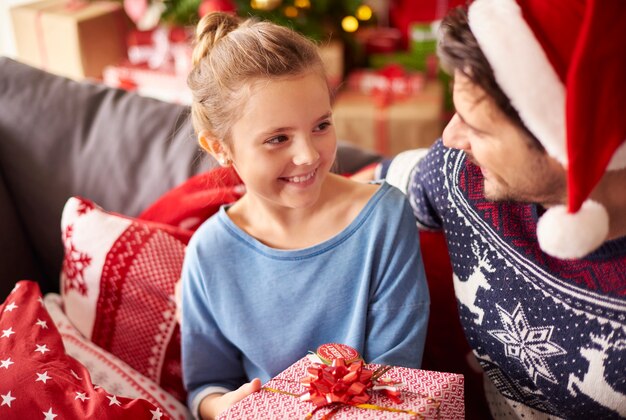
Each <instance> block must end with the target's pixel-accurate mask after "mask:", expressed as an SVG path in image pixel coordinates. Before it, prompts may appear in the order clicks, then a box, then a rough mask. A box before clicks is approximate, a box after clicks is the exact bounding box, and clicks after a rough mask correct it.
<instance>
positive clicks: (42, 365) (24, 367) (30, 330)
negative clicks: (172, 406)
mask: <svg viewBox="0 0 626 420" xmlns="http://www.w3.org/2000/svg"><path fill="white" fill-rule="evenodd" d="M42 302H43V300H42V296H41V292H40V289H39V286H38V285H37V283H35V282H33V281H20V282H18V283H17V284H16V286H15V289H14V290H13V292H11V293H10V294H9V296H8V297H7V299H6V300H5V302H4V303H3V304H2V306H0V331H2V334H1V335H0V378H2V379H1V380H0V399H1V402H0V418H13V419H15V418H23V419H41V418H44V417H45V418H54V417H58V418H60V419H61V418H75V419H79V418H93V417H94V413H97V417H98V419H129V420H130V419H150V418H159V417H160V416H163V417H161V418H165V416H164V414H165V411H166V410H165V407H162V406H161V405H160V404H156V405H155V404H153V403H151V402H149V401H147V400H145V399H139V398H127V397H125V396H122V395H119V394H117V393H116V392H115V391H112V390H108V389H106V388H103V387H99V386H97V385H94V384H93V383H92V381H91V377H90V374H89V371H88V370H87V369H86V368H85V367H84V366H83V365H82V364H81V363H80V362H78V361H77V360H76V359H74V358H73V357H71V356H69V355H67V354H66V353H65V349H64V346H63V341H62V339H61V335H60V334H59V331H58V330H57V328H56V327H55V325H54V322H53V321H52V319H51V318H50V315H49V314H48V312H47V311H46V308H45V307H44V305H43V304H42Z"/></svg>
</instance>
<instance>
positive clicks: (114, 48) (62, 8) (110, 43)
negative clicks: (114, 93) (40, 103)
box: [11, 0, 128, 80]
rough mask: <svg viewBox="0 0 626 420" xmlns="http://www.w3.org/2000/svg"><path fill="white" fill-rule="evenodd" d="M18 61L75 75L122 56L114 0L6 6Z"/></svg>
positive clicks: (89, 74) (95, 72)
mask: <svg viewBox="0 0 626 420" xmlns="http://www.w3.org/2000/svg"><path fill="white" fill-rule="evenodd" d="M11 17H12V22H13V30H14V33H15V45H16V48H17V55H18V59H19V60H20V61H23V62H25V63H27V64H30V65H33V66H35V67H39V68H41V69H44V70H47V71H50V72H52V73H56V74H59V75H62V76H66V77H70V78H73V79H76V80H81V79H84V78H100V77H102V70H103V69H104V67H105V66H106V65H109V64H114V63H118V62H119V61H121V60H122V59H124V58H125V57H126V31H127V28H128V25H127V23H128V21H127V19H126V17H125V15H124V11H123V10H122V5H121V4H120V3H119V2H113V1H87V0H44V1H38V2H34V3H27V4H23V5H19V6H15V7H13V8H12V9H11Z"/></svg>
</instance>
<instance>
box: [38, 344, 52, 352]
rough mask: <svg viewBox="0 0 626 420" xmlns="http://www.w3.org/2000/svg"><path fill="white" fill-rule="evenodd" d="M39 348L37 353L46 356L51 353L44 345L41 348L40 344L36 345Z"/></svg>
mask: <svg viewBox="0 0 626 420" xmlns="http://www.w3.org/2000/svg"><path fill="white" fill-rule="evenodd" d="M35 345H36V346H37V349H36V350H35V351H38V352H39V353H41V354H44V353H45V352H47V351H50V349H49V348H48V347H47V346H46V345H45V344H44V345H43V346H40V345H39V344H35Z"/></svg>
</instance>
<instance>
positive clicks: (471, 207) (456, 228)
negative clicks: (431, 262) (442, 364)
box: [387, 140, 626, 419]
mask: <svg viewBox="0 0 626 420" xmlns="http://www.w3.org/2000/svg"><path fill="white" fill-rule="evenodd" d="M408 153H409V154H410V153H411V152H408ZM415 162H416V159H410V158H407V156H406V154H405V156H404V158H402V155H400V156H398V157H397V158H396V159H395V160H394V162H392V163H391V168H390V171H389V174H388V176H387V180H388V181H390V182H391V183H394V182H393V179H392V178H394V176H395V177H396V178H397V175H400V177H399V178H400V179H404V181H403V182H402V183H403V184H404V185H396V186H398V187H399V188H401V189H402V190H403V191H405V192H406V191H407V189H408V192H407V194H408V196H409V200H410V203H411V206H412V207H413V210H414V214H415V216H416V218H417V220H418V225H419V226H420V227H422V228H425V229H435V230H439V229H443V230H444V231H445V234H446V240H447V243H448V247H449V252H450V258H451V262H452V267H453V271H454V276H453V281H454V289H455V293H456V297H457V304H458V308H459V313H460V316H461V323H462V325H463V328H464V330H465V334H466V336H467V339H468V341H469V343H470V346H471V347H472V349H473V352H474V354H475V356H476V357H477V358H478V360H479V361H480V363H481V365H482V367H483V369H484V371H485V373H486V377H487V378H488V379H487V378H486V381H485V382H486V389H487V398H488V400H489V404H490V408H491V410H492V414H493V415H494V417H496V418H503V417H526V418H529V417H530V418H558V417H564V418H594V419H597V418H619V417H626V237H622V238H619V239H616V240H613V241H608V242H606V243H605V244H604V245H603V246H602V247H601V248H599V249H598V250H596V251H595V252H594V253H592V254H591V255H589V256H587V257H586V258H584V259H581V260H575V261H564V260H559V259H555V258H552V257H550V256H548V255H546V254H544V253H543V252H542V251H541V250H540V248H539V245H538V243H537V239H536V234H535V230H536V226H537V218H538V212H540V211H541V209H540V208H539V207H538V206H536V205H532V204H519V203H511V202H501V203H496V202H490V201H487V200H486V199H485V197H484V196H483V178H482V174H481V172H480V170H479V168H477V167H476V166H475V165H473V164H471V163H470V162H469V161H467V160H466V158H465V154H464V153H463V152H460V151H458V150H453V149H447V148H446V147H444V146H443V144H442V142H441V140H439V141H438V142H437V143H436V144H435V145H434V146H433V147H432V148H431V149H430V151H429V152H428V154H427V155H426V157H424V158H423V159H421V160H419V163H418V164H416V163H415ZM403 187H404V188H403ZM496 390H497V391H496Z"/></svg>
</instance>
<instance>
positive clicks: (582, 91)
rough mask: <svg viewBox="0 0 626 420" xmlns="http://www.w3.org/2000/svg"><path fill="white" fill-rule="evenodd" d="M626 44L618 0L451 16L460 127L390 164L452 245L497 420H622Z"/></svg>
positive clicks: (447, 29) (450, 56)
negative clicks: (519, 419)
mask: <svg viewBox="0 0 626 420" xmlns="http://www.w3.org/2000/svg"><path fill="white" fill-rule="evenodd" d="M625 41H626V7H624V4H623V2H622V1H621V0H597V1H592V0H589V1H585V0H576V1H574V0H558V1H557V0H554V1H549V2H548V1H545V0H535V1H530V0H528V1H526V0H519V1H517V2H516V1H515V0H477V1H475V2H474V3H473V4H472V5H471V6H470V7H469V11H468V13H467V14H466V13H465V12H464V11H458V10H457V11H455V12H453V13H451V14H450V15H449V16H448V17H446V19H445V20H444V22H443V24H442V39H441V41H440V57H441V60H442V64H443V65H444V67H446V68H447V69H449V70H450V71H451V72H452V73H453V74H454V91H453V94H454V104H455V108H456V114H455V115H454V117H453V118H452V120H451V121H450V123H449V124H448V126H447V127H446V129H445V131H444V133H443V141H439V142H437V143H436V144H435V145H434V146H433V147H432V148H431V149H430V150H429V151H428V154H427V155H426V156H424V154H423V153H422V152H421V151H410V152H405V153H403V154H400V155H399V156H397V157H396V158H395V159H394V160H393V161H391V164H390V165H389V166H388V167H387V165H382V168H383V172H384V175H385V176H386V179H387V180H388V181H389V182H391V183H393V184H394V185H396V186H398V187H399V188H401V189H402V190H404V191H406V192H407V194H408V195H409V198H410V202H411V205H412V207H413V209H414V213H415V216H416V218H417V221H418V224H419V225H420V226H421V227H422V228H424V229H435V230H441V229H442V230H443V231H444V232H445V236H446V240H447V242H448V248H449V252H450V258H451V261H452V266H453V270H454V286H455V293H456V296H457V301H458V305H459V312H460V317H461V323H462V324H463V327H464V330H465V334H466V336H467V338H468V341H469V343H470V345H471V347H472V349H473V351H474V354H475V355H476V357H477V358H478V360H479V361H480V363H481V365H482V367H483V369H484V371H485V373H486V392H487V398H488V400H489V404H490V409H491V411H492V414H493V415H494V417H496V418H501V417H526V418H548V417H549V418H554V417H564V418H611V417H624V416H626V379H625V376H626V169H625V168H626V83H625V80H626V44H625Z"/></svg>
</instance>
